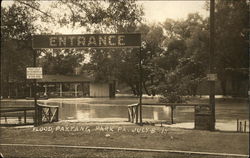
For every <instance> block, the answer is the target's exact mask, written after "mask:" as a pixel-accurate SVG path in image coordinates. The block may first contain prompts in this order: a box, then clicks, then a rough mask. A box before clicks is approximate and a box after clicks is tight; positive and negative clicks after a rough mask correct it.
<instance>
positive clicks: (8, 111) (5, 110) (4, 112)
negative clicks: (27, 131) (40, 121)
mask: <svg viewBox="0 0 250 158" xmlns="http://www.w3.org/2000/svg"><path fill="white" fill-rule="evenodd" d="M34 111H35V108H34V107H1V109H0V119H1V117H4V119H5V123H7V118H8V117H17V118H18V120H19V122H18V123H19V124H22V123H21V119H22V117H23V118H24V124H27V117H32V118H33V117H34ZM1 124H2V122H1Z"/></svg>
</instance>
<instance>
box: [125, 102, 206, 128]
mask: <svg viewBox="0 0 250 158" xmlns="http://www.w3.org/2000/svg"><path fill="white" fill-rule="evenodd" d="M142 106H168V107H170V109H171V110H170V112H171V113H170V123H171V124H174V109H175V107H177V106H184V107H188V106H191V107H196V106H208V104H202V103H197V104H189V103H142ZM139 108H140V106H139V103H136V104H131V105H128V121H129V122H132V123H138V118H139Z"/></svg>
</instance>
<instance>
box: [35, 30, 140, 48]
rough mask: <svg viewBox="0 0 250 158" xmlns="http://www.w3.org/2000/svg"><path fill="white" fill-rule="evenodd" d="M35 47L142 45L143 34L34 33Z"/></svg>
mask: <svg viewBox="0 0 250 158" xmlns="http://www.w3.org/2000/svg"><path fill="white" fill-rule="evenodd" d="M32 46H33V49H41V48H54V49H55V48H88V47H89V48H90V47H91V48H93V47H94V48H95V47H96V48H112V47H129V48H131V47H137V48H139V47H140V46H141V34H140V33H134V34H79V35H74V34H73V35H34V36H33V40H32Z"/></svg>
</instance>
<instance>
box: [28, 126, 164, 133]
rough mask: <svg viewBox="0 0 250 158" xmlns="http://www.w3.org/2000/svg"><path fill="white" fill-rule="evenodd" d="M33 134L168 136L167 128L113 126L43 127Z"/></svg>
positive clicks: (36, 128) (34, 129)
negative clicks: (80, 133) (141, 134)
mask: <svg viewBox="0 0 250 158" xmlns="http://www.w3.org/2000/svg"><path fill="white" fill-rule="evenodd" d="M32 131H33V132H52V133H53V132H83V133H91V132H109V133H113V132H114V133H147V134H167V132H168V130H167V128H164V127H162V128H155V127H135V128H127V127H122V126H120V127H113V126H42V127H34V128H33V129H32Z"/></svg>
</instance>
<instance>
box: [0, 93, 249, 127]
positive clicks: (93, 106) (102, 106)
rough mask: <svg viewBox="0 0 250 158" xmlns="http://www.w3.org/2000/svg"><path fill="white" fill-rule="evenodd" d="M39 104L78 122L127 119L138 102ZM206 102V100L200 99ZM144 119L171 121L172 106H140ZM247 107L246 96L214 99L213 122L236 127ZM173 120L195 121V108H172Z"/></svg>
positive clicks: (91, 100) (78, 100)
mask: <svg viewBox="0 0 250 158" xmlns="http://www.w3.org/2000/svg"><path fill="white" fill-rule="evenodd" d="M157 101H158V99H157V98H153V99H152V98H145V99H143V102H144V103H145V102H146V103H154V102H157ZM38 102H39V103H41V104H45V105H57V106H59V119H60V120H63V121H77V122H95V121H96V122H99V121H102V122H108V121H127V120H128V109H127V105H129V104H134V103H137V102H138V99H137V98H115V99H109V98H70V99H56V98H54V99H53V98H52V99H49V100H39V101H38ZM199 102H202V103H207V102H208V100H207V99H203V100H199ZM1 104H2V105H1V106H3V107H4V106H33V101H31V100H30V101H28V100H15V101H13V100H4V101H1ZM142 111H143V119H144V120H147V121H158V122H159V121H160V122H166V123H168V122H170V116H171V109H170V108H169V107H166V106H143V109H142ZM248 118H249V106H248V101H247V99H233V98H231V99H217V100H216V121H217V122H218V125H219V124H220V123H224V124H227V127H228V126H233V127H235V126H236V120H237V119H239V120H248ZM174 122H175V123H187V124H188V123H190V122H194V107H176V108H175V110H174Z"/></svg>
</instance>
